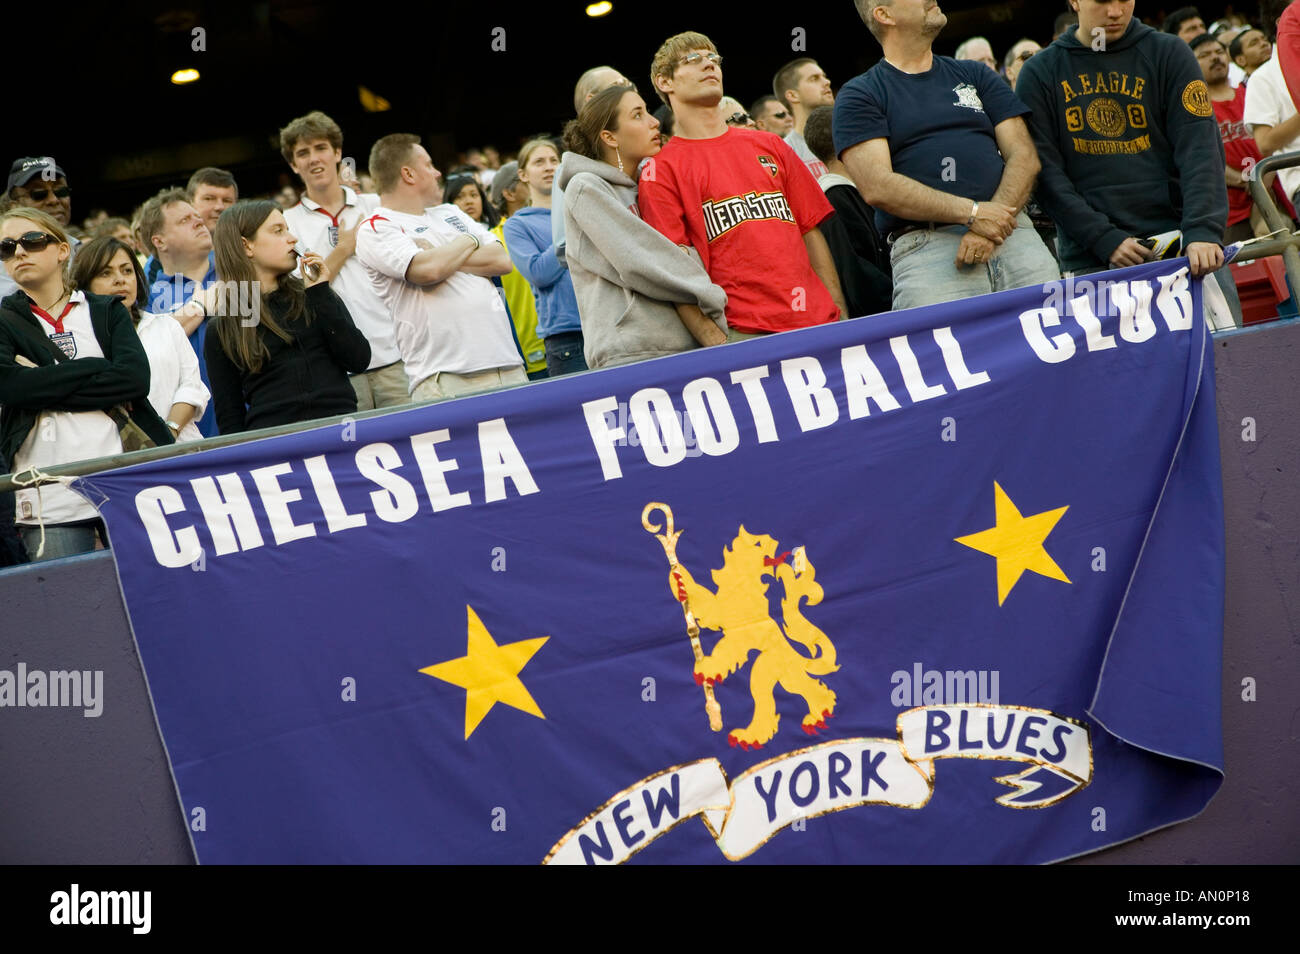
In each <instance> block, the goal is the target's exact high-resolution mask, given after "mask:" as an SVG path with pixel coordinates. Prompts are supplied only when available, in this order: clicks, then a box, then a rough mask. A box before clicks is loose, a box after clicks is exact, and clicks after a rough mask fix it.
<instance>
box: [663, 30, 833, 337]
mask: <svg viewBox="0 0 1300 954" xmlns="http://www.w3.org/2000/svg"><path fill="white" fill-rule="evenodd" d="M650 78H651V82H652V83H653V84H654V87H655V91H656V92H658V94H659V98H660V99H662V100H663V101H664V102H665V103H666V104H667V105H668V106H669V108H671V109H672V111H673V119H674V124H675V130H674V136H673V138H672V139H671V140H669V141H668V144H667V145H666V146H664V147H663V150H662V151H661V152H660V153H659V155H657V156H655V157H653V159H651V161H650V163H649V164H647V166H646V169H645V171H644V172H643V173H642V175H641V181H640V190H639V193H638V202H639V205H640V209H641V217H642V218H643V219H645V221H646V222H648V223H649V224H650V225H652V226H654V227H655V228H656V229H658V230H659V231H660V232H661V233H663V234H664V235H665V236H667V237H668V238H669V239H671V240H672V241H673V242H675V243H676V244H677V245H679V246H681V247H682V248H684V249H688V250H693V251H694V252H696V253H698V254H699V257H700V261H701V263H702V264H703V265H704V269H705V271H707V272H708V273H709V277H710V278H712V279H713V281H714V282H715V283H716V284H718V285H721V286H722V288H723V289H724V290H725V291H726V292H727V325H728V332H727V335H728V337H729V338H731V339H733V340H738V339H740V338H747V337H753V336H755V335H759V334H771V333H773V332H777V331H789V330H791V329H794V328H805V327H809V326H811V325H820V324H825V323H827V322H831V321H835V320H837V319H839V318H843V317H848V316H847V315H846V313H845V312H846V308H845V304H844V296H843V294H842V293H841V292H840V283H839V278H838V277H837V275H836V272H835V263H834V261H832V259H831V253H830V249H829V248H828V247H827V245H826V239H825V238H824V237H823V236H822V233H821V231H820V230H819V229H818V226H819V225H820V224H821V223H822V222H823V221H825V220H826V218H827V217H829V216H830V215H832V214H833V213H834V210H833V209H832V208H831V204H830V203H829V202H828V201H826V197H825V195H823V194H822V190H821V189H820V188H819V187H818V185H817V181H816V180H815V179H814V178H813V177H812V175H811V174H810V173H809V172H808V167H807V166H805V165H804V163H803V161H802V160H801V159H800V158H799V157H798V156H797V155H795V153H794V150H792V149H791V148H790V147H789V146H787V145H786V144H785V143H784V142H782V141H781V139H779V138H778V137H777V136H774V135H773V134H771V133H768V132H763V131H762V130H758V129H744V128H741V127H738V126H728V125H727V123H726V121H725V120H724V119H723V118H722V115H721V114H720V113H719V112H718V103H719V102H720V101H721V99H722V57H721V56H720V55H719V54H718V52H717V48H716V47H714V45H713V42H712V41H711V40H710V39H709V38H708V37H706V36H704V35H703V34H700V33H681V34H678V35H677V36H674V37H671V38H669V39H668V40H666V41H664V44H663V46H661V47H660V48H659V52H657V53H656V54H655V58H654V62H653V63H652V64H651V67H650Z"/></svg>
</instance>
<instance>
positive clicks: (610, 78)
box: [551, 66, 628, 268]
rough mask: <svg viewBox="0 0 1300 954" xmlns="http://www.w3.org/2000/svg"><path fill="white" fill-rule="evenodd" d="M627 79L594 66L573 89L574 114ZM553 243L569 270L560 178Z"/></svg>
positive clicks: (553, 216)
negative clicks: (598, 95) (599, 94)
mask: <svg viewBox="0 0 1300 954" xmlns="http://www.w3.org/2000/svg"><path fill="white" fill-rule="evenodd" d="M627 82H628V80H627V77H626V76H624V75H623V74H622V73H620V72H619V71H618V70H616V69H614V67H612V66H593V67H592V68H591V69H589V70H587V72H585V73H583V74H582V75H581V76H579V77H578V82H577V84H576V85H575V86H574V87H573V114H574V115H575V116H576V115H577V114H578V113H580V112H582V107H583V106H584V105H586V103H587V101H588V100H589V99H591V97H593V96H595V95H596V94H597V93H599V92H600V91H601V90H602V89H609V88H610V87H611V86H618V85H620V84H625V83H627ZM551 243H552V244H553V245H554V246H555V257H556V258H557V259H559V262H560V264H561V265H563V266H564V267H565V268H568V263H567V262H565V260H564V190H563V189H561V188H560V176H559V174H558V173H557V174H556V176H555V184H554V185H552V186H551Z"/></svg>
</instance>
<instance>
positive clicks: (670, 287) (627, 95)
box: [557, 84, 727, 368]
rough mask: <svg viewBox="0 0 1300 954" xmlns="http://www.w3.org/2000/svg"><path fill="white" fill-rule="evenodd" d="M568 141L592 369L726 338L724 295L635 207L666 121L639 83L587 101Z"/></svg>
mask: <svg viewBox="0 0 1300 954" xmlns="http://www.w3.org/2000/svg"><path fill="white" fill-rule="evenodd" d="M564 146H565V149H566V150H567V151H566V152H565V153H564V162H563V165H561V167H560V174H559V177H558V179H557V181H558V182H559V185H560V188H561V189H563V190H564V215H565V231H566V233H567V243H568V244H567V247H566V259H567V260H568V263H569V273H570V274H571V275H572V276H573V287H574V290H575V292H576V293H577V298H578V311H579V313H580V314H581V315H582V335H583V340H584V342H585V348H586V357H587V364H588V366H590V367H592V368H604V367H608V366H610V365H616V364H627V363H628V362H631V361H641V360H644V359H647V358H657V357H662V356H664V355H669V354H677V353H678V352H681V351H689V350H690V349H692V348H696V347H701V346H706V345H715V344H723V343H725V342H726V339H727V335H726V327H727V323H726V319H725V318H724V317H723V311H724V309H725V308H726V305H727V293H726V292H725V291H723V290H722V289H721V288H720V287H719V286H718V285H715V284H714V283H713V282H712V281H711V280H710V279H709V276H708V273H707V272H705V270H704V267H703V266H702V265H701V264H700V262H699V259H698V257H697V256H695V255H694V253H693V252H686V253H683V251H682V249H680V248H678V247H677V246H676V245H674V244H673V243H672V242H671V241H669V240H668V239H667V238H665V237H664V236H663V235H662V234H660V233H659V232H658V231H656V230H655V229H654V228H652V227H651V226H649V225H647V224H646V223H645V222H643V221H642V220H641V217H640V214H639V212H638V210H637V177H638V174H639V172H640V169H639V167H640V165H641V162H642V161H643V160H645V159H649V158H650V157H652V156H654V155H655V154H656V153H658V152H659V149H660V143H659V120H657V119H655V117H654V115H653V114H652V113H651V112H650V111H649V110H647V109H646V104H645V101H644V100H643V99H642V98H641V96H640V94H639V93H637V91H636V87H635V86H632V85H631V84H627V85H622V84H620V85H618V86H611V87H609V88H608V89H605V90H602V91H601V92H599V93H597V94H596V95H595V96H593V97H592V98H591V99H589V100H588V101H587V102H586V104H585V105H584V106H583V107H582V109H581V111H580V112H579V113H578V118H577V119H575V120H573V121H572V122H570V123H569V124H568V126H567V127H565V130H564ZM652 161H653V160H652Z"/></svg>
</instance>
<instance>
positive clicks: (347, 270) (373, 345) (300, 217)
mask: <svg viewBox="0 0 1300 954" xmlns="http://www.w3.org/2000/svg"><path fill="white" fill-rule="evenodd" d="M377 208H379V196H377V195H367V194H361V195H358V194H357V193H355V192H353V191H352V190H351V189H349V188H348V187H347V186H344V187H343V209H342V211H340V212H339V214H338V216H337V217H335V216H334V214H333V213H331V212H330V211H329V210H328V209H326V208H325V207H323V206H321V205H318V204H317V203H315V202H313V201H312V200H311V199H309V198H308V197H307V196H306V195H305V194H304V195H303V197H302V200H301V201H300V202H299V203H298V204H297V205H295V206H294V207H293V208H291V209H289V210H288V211H287V212H285V213H284V218H285V221H286V222H288V223H289V231H290V232H292V233H293V234H294V235H296V236H297V237H298V241H299V244H300V245H301V247H303V248H305V249H306V250H307V251H309V252H315V253H316V254H317V255H319V256H320V257H321V258H328V257H329V254H330V252H332V251H334V248H335V246H337V245H338V234H339V229H340V228H345V229H350V228H352V227H354V226H355V225H356V224H357V223H358V222H360V221H361V220H362V219H364V218H365V217H366V216H368V215H370V214H372V213H373V212H374V211H375V210H376V209H377ZM330 288H332V289H334V292H335V293H336V294H337V295H338V296H339V297H340V298H342V299H343V304H345V305H347V306H348V313H349V314H351V315H352V321H353V323H354V324H356V326H357V329H358V330H359V331H360V332H361V333H362V334H363V335H365V336H366V340H367V341H369V342H370V367H371V368H382V367H384V366H385V365H389V364H392V363H393V362H394V361H400V360H401V357H402V354H401V351H400V350H399V349H398V347H397V332H396V330H395V329H394V327H393V316H392V314H391V313H390V312H389V310H388V307H387V306H386V305H385V304H384V302H383V301H382V300H381V299H380V297H379V296H378V295H377V294H376V293H375V289H374V287H373V286H372V285H371V284H370V278H369V277H368V276H367V275H366V270H365V267H364V266H363V265H362V264H361V262H360V261H358V259H357V256H356V254H355V253H353V254H352V255H351V256H350V257H349V258H348V260H347V261H346V262H344V263H343V267H342V268H340V269H339V273H338V275H336V276H335V277H334V280H333V281H332V282H330Z"/></svg>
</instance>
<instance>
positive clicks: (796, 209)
mask: <svg viewBox="0 0 1300 954" xmlns="http://www.w3.org/2000/svg"><path fill="white" fill-rule="evenodd" d="M774 138H776V140H777V147H776V148H777V152H778V153H779V154H780V157H781V165H782V167H783V168H784V170H785V189H784V190H783V191H784V192H785V198H786V201H787V202H789V203H790V211H791V212H793V213H794V220H795V222H797V223H798V224H799V232H800V234H803V235H806V234H808V233H809V232H811V231H812V230H813V229H815V228H816V227H817V226H819V225H821V224H822V222H824V221H826V219H828V218H830V216H831V215H832V214H834V212H835V208H834V206H832V205H831V203H830V200H829V199H827V198H826V193H825V192H823V191H822V187H821V186H819V185H818V184H817V180H816V179H814V178H813V174H812V173H811V172H809V171H808V166H807V164H806V163H805V162H804V161H803V160H802V159H800V158H799V156H798V154H797V153H796V152H795V151H794V150H793V149H791V148H790V147H789V146H788V145H787V144H786V142H785V140H783V139H781V138H780V137H774Z"/></svg>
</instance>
